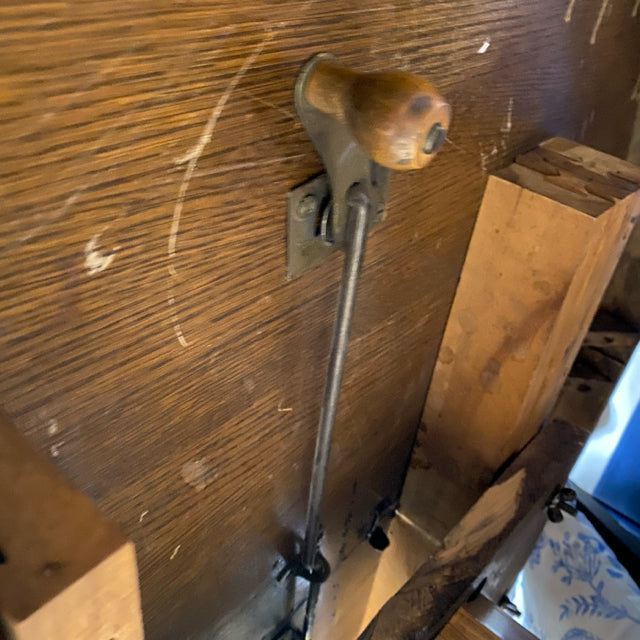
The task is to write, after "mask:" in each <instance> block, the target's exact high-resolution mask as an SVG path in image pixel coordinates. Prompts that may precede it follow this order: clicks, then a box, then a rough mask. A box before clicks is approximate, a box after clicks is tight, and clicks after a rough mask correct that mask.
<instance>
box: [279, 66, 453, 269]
mask: <svg viewBox="0 0 640 640" xmlns="http://www.w3.org/2000/svg"><path fill="white" fill-rule="evenodd" d="M295 103H296V109H297V111H298V115H299V117H300V120H301V122H302V124H303V126H304V128H305V129H306V131H307V133H308V134H309V137H310V138H311V140H312V142H313V144H314V145H315V147H316V150H317V151H318V153H319V155H320V157H321V158H322V161H323V163H324V166H325V170H326V173H325V174H321V175H320V176H318V177H316V178H314V179H313V180H311V181H309V182H307V183H305V184H303V185H301V186H299V187H298V188H296V189H293V190H292V191H291V192H290V193H289V202H288V205H289V206H288V209H289V213H288V276H289V278H295V277H297V276H299V275H300V274H301V273H303V272H304V271H306V270H307V269H308V268H310V267H312V266H315V265H316V264H318V263H319V262H321V261H323V260H324V259H325V258H326V257H327V256H328V255H329V254H330V253H332V252H333V251H335V250H336V249H340V248H344V242H345V226H346V217H347V211H346V207H347V205H346V197H347V193H348V192H349V189H350V188H351V187H352V186H353V185H355V184H358V185H360V188H361V189H362V191H363V192H364V193H365V194H366V195H367V197H368V198H369V201H370V213H371V215H370V219H369V226H372V225H373V224H375V223H376V222H378V221H379V220H380V219H381V218H382V216H383V213H384V205H385V202H386V197H387V188H388V181H389V174H390V169H396V170H400V171H405V170H408V169H419V168H421V167H424V166H425V165H426V164H428V163H429V162H430V161H431V159H432V158H433V156H434V155H435V153H436V152H437V151H438V149H439V148H440V147H441V146H442V144H443V143H444V141H445V138H446V134H447V129H448V128H449V122H450V119H451V110H450V107H449V105H448V104H447V103H446V101H445V100H444V99H443V98H442V97H441V96H440V94H439V93H438V92H437V91H436V89H435V87H434V86H433V85H432V84H431V83H430V82H428V81H427V80H424V79H422V78H420V77H418V76H415V75H412V74H410V73H405V72H377V73H357V72H355V71H352V70H351V69H348V68H347V67H343V66H341V65H340V64H338V63H337V62H336V61H335V59H334V58H333V56H331V55H328V54H319V55H317V56H315V57H314V58H312V59H311V60H310V61H309V62H308V63H307V64H306V65H305V66H304V68H303V69H302V72H301V73H300V76H299V77H298V81H297V83H296V88H295Z"/></svg>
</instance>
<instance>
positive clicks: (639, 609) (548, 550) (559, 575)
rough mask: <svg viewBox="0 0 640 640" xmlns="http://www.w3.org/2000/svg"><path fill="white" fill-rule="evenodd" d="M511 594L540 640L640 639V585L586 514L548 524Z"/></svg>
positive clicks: (520, 620) (523, 622) (523, 617)
mask: <svg viewBox="0 0 640 640" xmlns="http://www.w3.org/2000/svg"><path fill="white" fill-rule="evenodd" d="M509 597H510V598H511V600H512V601H513V603H514V604H515V605H516V606H517V607H518V609H519V610H520V611H521V614H522V615H521V616H520V617H519V618H518V621H519V622H520V623H521V624H523V626H525V627H526V628H528V629H529V630H530V631H531V633H533V634H534V635H536V636H537V637H538V638H540V640H640V589H638V587H637V585H636V584H635V583H634V582H633V580H632V579H631V577H630V576H629V574H628V573H627V571H626V570H625V569H624V567H623V566H622V565H621V564H620V563H619V562H618V560H617V559H616V557H615V555H614V554H613V552H612V551H611V549H609V547H608V546H607V545H606V544H605V542H604V540H603V539H602V538H601V537H600V535H599V534H598V532H597V531H596V530H595V529H594V528H593V526H592V525H591V523H590V522H589V521H588V520H587V519H586V518H585V517H584V516H583V515H582V514H578V517H577V518H573V517H571V516H569V515H565V517H564V520H563V521H562V522H559V523H553V522H547V524H546V525H545V528H544V530H543V532H542V534H541V536H540V538H539V539H538V541H537V543H536V545H535V547H534V549H533V551H532V552H531V555H530V556H529V559H528V560H527V563H526V565H525V566H524V568H523V569H522V571H521V572H520V574H519V575H518V578H517V580H516V582H515V584H514V586H513V587H512V589H511V592H510V594H509Z"/></svg>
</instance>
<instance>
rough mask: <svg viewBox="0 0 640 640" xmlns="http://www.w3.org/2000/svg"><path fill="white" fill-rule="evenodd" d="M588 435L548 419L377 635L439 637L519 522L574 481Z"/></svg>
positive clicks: (384, 616)
mask: <svg viewBox="0 0 640 640" xmlns="http://www.w3.org/2000/svg"><path fill="white" fill-rule="evenodd" d="M586 437H587V433H586V432H585V431H583V430H582V429H579V428H577V427H574V426H572V425H571V424H569V423H567V422H565V421H563V420H552V421H550V422H549V423H547V424H546V425H545V426H544V427H543V429H542V430H541V431H540V433H539V434H538V435H537V436H536V437H535V438H534V439H533V440H532V442H531V443H530V444H529V445H528V446H527V447H526V448H525V449H524V451H523V452H522V453H521V454H520V455H519V456H518V457H517V458H516V459H515V460H514V461H513V462H512V464H511V465H510V466H509V467H508V468H507V469H506V470H505V472H504V473H503V474H502V476H501V477H500V480H499V482H498V484H497V485H495V486H493V487H492V488H491V489H489V490H488V491H487V492H485V493H484V494H483V495H482V497H481V498H480V500H478V502H476V504H475V505H474V507H473V508H472V509H471V510H470V511H469V513H468V514H467V515H466V516H465V517H464V518H463V519H462V521H461V522H460V523H459V524H458V526H457V527H455V528H454V529H453V530H452V531H451V533H450V534H449V536H448V537H447V539H446V540H445V546H444V548H443V550H442V551H440V552H439V553H438V554H436V555H435V556H434V557H433V558H432V559H431V560H430V561H428V562H426V563H425V564H424V565H423V566H422V568H421V569H420V570H419V571H418V572H417V573H416V574H415V575H414V576H413V578H412V579H411V580H410V581H409V582H408V583H407V584H406V585H405V586H404V587H403V588H402V589H401V590H400V592H399V593H398V595H397V596H396V597H394V598H392V599H391V600H390V601H389V602H388V603H387V604H386V605H385V606H384V607H383V609H382V610H381V612H380V614H379V615H378V618H377V621H376V623H375V626H374V627H373V631H371V636H370V638H371V640H383V639H386V638H432V637H434V636H435V635H436V634H437V632H438V631H439V630H440V629H441V628H442V626H443V625H444V624H445V622H446V621H447V620H448V618H449V617H450V616H451V615H453V613H454V612H455V611H456V609H457V608H458V606H459V605H460V604H462V600H463V599H464V597H465V594H466V595H467V596H468V595H469V590H470V588H471V587H472V585H473V584H480V583H481V582H482V580H483V578H485V577H488V576H491V575H492V574H495V573H496V572H498V571H499V570H500V567H497V566H492V564H491V560H492V558H493V556H494V555H495V554H496V553H497V552H498V551H499V550H500V548H501V545H502V544H503V543H504V542H505V541H506V540H507V539H508V538H509V536H510V535H511V534H512V533H513V532H514V530H516V529H517V525H518V523H520V522H521V520H522V519H523V518H524V517H525V516H526V515H527V514H528V513H529V512H530V511H531V510H532V509H542V508H543V506H544V504H545V502H546V500H547V498H548V497H549V495H551V493H552V491H553V490H554V489H555V487H556V486H557V485H558V484H563V483H564V482H565V481H566V478H567V476H568V474H569V470H570V469H571V466H572V465H573V461H574V460H575V458H576V457H577V455H578V453H579V451H580V449H581V448H582V446H583V444H584V442H585V440H586ZM540 469H544V470H545V473H540Z"/></svg>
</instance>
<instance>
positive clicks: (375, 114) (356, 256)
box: [288, 54, 451, 640]
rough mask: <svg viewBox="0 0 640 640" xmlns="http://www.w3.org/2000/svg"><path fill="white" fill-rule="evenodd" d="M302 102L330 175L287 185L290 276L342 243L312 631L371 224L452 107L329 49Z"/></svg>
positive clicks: (312, 506)
mask: <svg viewBox="0 0 640 640" xmlns="http://www.w3.org/2000/svg"><path fill="white" fill-rule="evenodd" d="M295 102H296V108H297V110H298V114H299V116H300V120H301V121H302V124H303V125H304V127H305V129H306V130H307V133H308V134H309V137H310V138H311V140H312V141H313V143H314V145H315V147H316V150H317V151H318V153H319V154H320V157H321V158H322V161H323V163H324V166H325V169H326V174H321V175H320V176H318V177H316V178H314V179H312V180H311V181H309V182H307V183H305V184H303V185H301V186H299V187H297V188H296V189H293V190H292V191H291V192H289V202H288V204H289V211H288V275H289V277H290V278H294V277H296V276H298V275H300V274H301V273H302V272H303V271H305V270H306V269H308V268H310V267H312V266H314V265H315V264H317V263H318V262H320V261H321V260H323V259H324V258H325V257H326V256H327V255H329V254H330V253H331V252H333V251H335V250H336V249H343V250H344V251H345V259H344V266H343V272H342V282H341V286H340V294H339V297H338V307H337V311H336V319H335V324H334V328H333V338H332V341H331V352H330V357H329V366H328V371H327V380H326V384H325V391H324V397H323V401H322V407H321V410H320V420H319V425H318V433H317V439H316V448H315V455H314V459H313V470H312V476H311V483H310V487H309V501H308V504H307V517H306V531H305V538H304V543H303V548H302V549H301V551H300V555H299V557H298V558H296V559H295V560H294V561H293V562H292V563H291V567H292V571H293V572H294V574H295V575H297V576H298V577H301V578H304V579H306V580H307V581H308V582H309V592H308V597H307V602H306V611H305V620H304V626H303V629H302V634H303V637H304V638H305V640H309V639H310V638H311V632H312V627H313V620H314V614H315V608H316V604H317V601H318V597H319V593H320V588H321V583H322V581H323V580H325V579H326V577H327V576H328V575H329V565H328V563H327V561H326V560H325V559H324V558H323V557H322V554H321V553H320V550H319V538H320V531H321V524H320V516H321V507H322V497H323V493H324V483H325V478H326V472H327V463H328V460H329V449H330V446H331V432H332V430H333V425H334V422H335V416H336V411H337V407H338V397H339V394H340V384H341V382H342V372H343V369H344V363H345V359H346V354H347V344H348V341H349V327H350V325H351V317H352V315H353V308H354V305H355V296H356V288H357V284H358V277H359V274H360V268H361V265H362V261H363V258H364V250H365V245H366V239H367V231H368V230H369V228H370V227H371V226H372V225H373V224H375V223H376V222H377V221H378V220H380V219H381V217H382V215H383V213H384V206H385V201H386V197H387V186H388V181H389V174H390V172H391V170H392V169H397V170H407V169H419V168H421V167H424V166H425V165H426V164H428V163H429V162H430V161H431V159H432V158H433V156H434V154H435V153H436V152H437V151H438V149H439V148H440V147H441V146H442V144H443V143H444V141H445V138H446V134H447V130H448V128H449V122H450V118H451V110H450V107H449V105H448V104H447V103H446V102H445V100H444V99H443V98H442V97H441V96H440V95H439V94H438V92H437V91H436V89H435V88H434V87H433V85H432V84H431V83H429V82H427V81H426V80H423V79H421V78H419V77H417V76H414V75H411V74H409V73H403V72H382V73H357V72H355V71H352V70H351V69H348V68H346V67H343V66H341V65H339V64H338V63H337V62H336V61H335V60H334V58H333V57H332V56H329V55H327V54H320V55H317V56H315V57H314V58H312V59H311V60H310V61H309V62H308V63H307V64H306V65H305V67H304V68H303V70H302V72H301V74H300V76H299V78H298V81H297V83H296V89H295ZM295 567H297V570H296V569H295Z"/></svg>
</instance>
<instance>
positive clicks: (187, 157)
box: [167, 33, 273, 258]
mask: <svg viewBox="0 0 640 640" xmlns="http://www.w3.org/2000/svg"><path fill="white" fill-rule="evenodd" d="M272 38H273V33H269V34H268V35H267V36H266V37H265V38H263V39H262V41H261V42H260V43H259V44H258V45H257V46H256V47H255V48H254V49H253V51H252V52H251V54H250V55H249V56H248V57H247V58H246V60H245V61H244V62H243V63H242V66H241V67H240V69H238V71H237V72H236V74H235V75H234V76H233V78H231V81H230V82H229V84H228V85H227V88H226V89H225V90H224V93H223V94H222V95H221V96H220V98H219V100H218V102H217V104H216V106H215V107H214V108H213V110H212V111H211V114H210V116H209V119H208V120H207V122H206V123H205V125H204V129H203V130H202V133H201V134H200V138H198V141H197V142H196V144H195V145H194V146H193V147H192V148H191V149H190V150H189V151H187V153H185V154H184V155H183V156H181V157H180V158H177V159H176V161H175V162H176V164H184V163H185V162H186V163H187V168H186V169H185V172H184V175H183V177H182V182H181V183H180V189H179V190H178V198H177V199H176V203H175V206H174V207H173V218H172V220H171V229H170V232H169V243H168V248H167V253H168V254H169V257H170V258H173V257H174V256H175V253H176V241H177V238H178V231H179V229H180V217H181V215H182V207H183V205H184V198H185V196H186V194H187V189H188V188H189V182H190V180H191V178H192V176H193V172H194V171H195V170H196V166H197V164H198V160H199V159H200V156H201V155H202V152H203V151H204V149H205V147H206V146H207V145H208V144H209V142H211V138H212V136H213V131H214V129H215V128H216V124H217V123H218V119H219V118H220V116H221V115H222V111H223V109H224V107H225V105H226V104H227V102H228V100H229V98H230V97H231V94H232V93H233V92H234V91H235V88H236V87H237V86H238V83H239V82H240V80H242V77H243V76H244V75H245V74H246V73H247V71H249V69H250V68H251V66H252V65H253V63H254V62H255V61H256V59H257V58H258V56H259V55H260V54H261V53H262V50H263V49H264V47H265V45H266V44H267V42H268V41H269V40H271V39H272Z"/></svg>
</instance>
